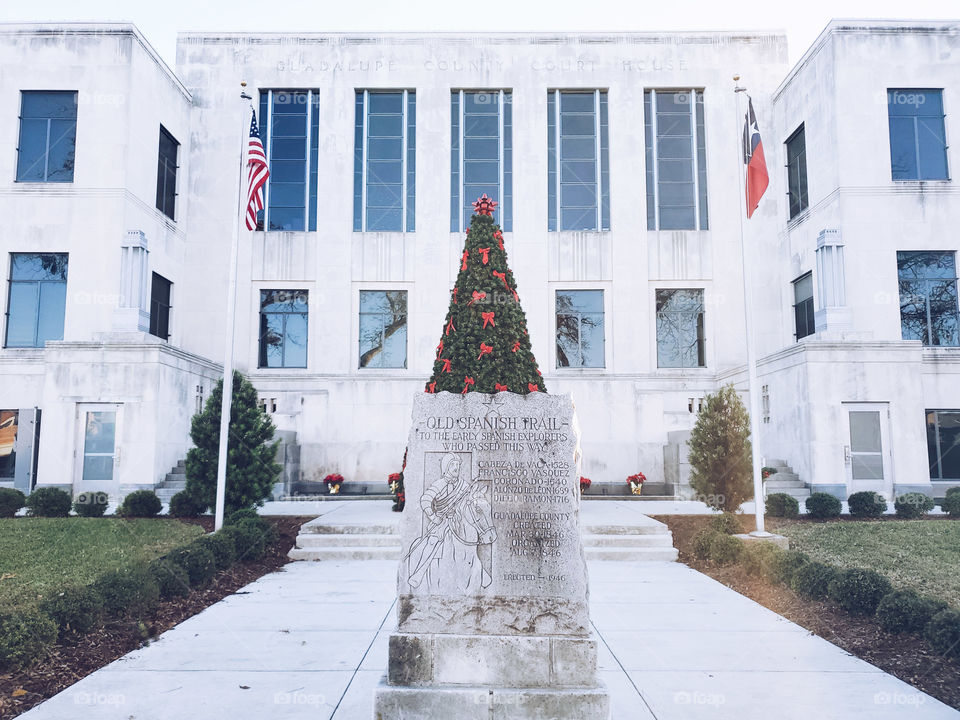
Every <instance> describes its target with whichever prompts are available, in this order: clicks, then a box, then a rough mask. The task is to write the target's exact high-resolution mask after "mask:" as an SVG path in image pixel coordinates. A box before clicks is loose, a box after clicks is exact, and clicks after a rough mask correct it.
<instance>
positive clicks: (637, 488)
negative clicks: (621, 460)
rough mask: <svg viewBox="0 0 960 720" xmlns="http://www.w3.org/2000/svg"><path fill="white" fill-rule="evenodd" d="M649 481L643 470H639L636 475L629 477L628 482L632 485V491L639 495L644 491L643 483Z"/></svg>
mask: <svg viewBox="0 0 960 720" xmlns="http://www.w3.org/2000/svg"><path fill="white" fill-rule="evenodd" d="M646 481H647V476H646V475H644V474H643V473H642V472H638V473H637V474H636V475H631V476H630V477H628V478H627V484H628V485H629V486H630V492H632V493H633V494H634V495H639V494H640V493H641V492H643V484H644V483H645V482H646Z"/></svg>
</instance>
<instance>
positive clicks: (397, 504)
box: [387, 470, 406, 512]
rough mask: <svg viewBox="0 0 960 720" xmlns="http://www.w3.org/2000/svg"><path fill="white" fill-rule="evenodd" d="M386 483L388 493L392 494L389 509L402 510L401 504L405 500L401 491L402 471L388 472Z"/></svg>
mask: <svg viewBox="0 0 960 720" xmlns="http://www.w3.org/2000/svg"><path fill="white" fill-rule="evenodd" d="M387 484H388V485H389V486H390V494H391V495H393V507H392V508H391V509H392V510H393V511H394V512H403V505H404V501H405V500H406V495H405V494H404V492H403V471H402V470H401V471H400V472H395V473H390V475H388V476H387Z"/></svg>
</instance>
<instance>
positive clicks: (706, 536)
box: [690, 527, 720, 560]
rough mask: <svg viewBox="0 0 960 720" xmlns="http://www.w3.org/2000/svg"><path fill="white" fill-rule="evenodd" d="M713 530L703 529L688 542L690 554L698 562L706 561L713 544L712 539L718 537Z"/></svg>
mask: <svg viewBox="0 0 960 720" xmlns="http://www.w3.org/2000/svg"><path fill="white" fill-rule="evenodd" d="M719 534H720V533H718V532H717V531H716V530H714V529H713V528H709V527H707V528H703V530H700V531H699V532H698V533H697V534H696V535H694V536H693V539H692V540H691V541H690V552H692V553H693V556H694V557H695V558H697V559H699V560H706V559H707V558H708V557H709V555H710V546H711V545H712V544H713V538H714V537H715V536H716V535H719Z"/></svg>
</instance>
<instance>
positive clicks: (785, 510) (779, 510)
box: [766, 493, 800, 518]
mask: <svg viewBox="0 0 960 720" xmlns="http://www.w3.org/2000/svg"><path fill="white" fill-rule="evenodd" d="M766 508H767V515H769V516H770V517H782V518H795V517H797V516H798V515H799V514H800V503H799V502H797V499H796V498H795V497H793V496H792V495H787V494H786V493H773V494H771V495H767V502H766Z"/></svg>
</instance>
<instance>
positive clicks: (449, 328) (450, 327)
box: [443, 318, 457, 335]
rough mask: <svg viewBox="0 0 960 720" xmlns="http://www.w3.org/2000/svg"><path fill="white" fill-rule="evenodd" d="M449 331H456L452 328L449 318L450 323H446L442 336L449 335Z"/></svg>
mask: <svg viewBox="0 0 960 720" xmlns="http://www.w3.org/2000/svg"><path fill="white" fill-rule="evenodd" d="M451 330H453V331H454V332H456V331H457V329H456V328H455V327H454V326H453V318H450V321H449V322H448V323H447V329H446V330H444V331H443V334H444V335H449V334H450V331H451Z"/></svg>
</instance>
